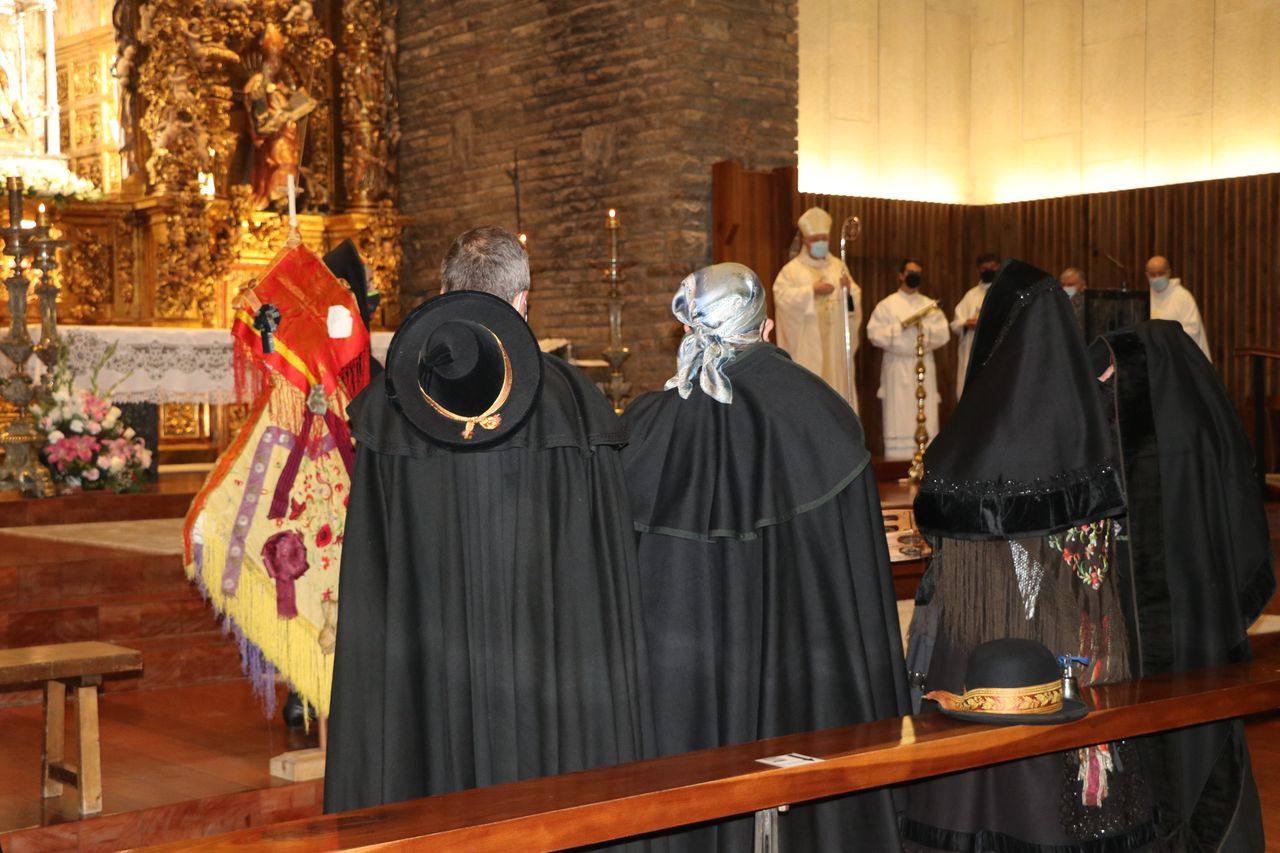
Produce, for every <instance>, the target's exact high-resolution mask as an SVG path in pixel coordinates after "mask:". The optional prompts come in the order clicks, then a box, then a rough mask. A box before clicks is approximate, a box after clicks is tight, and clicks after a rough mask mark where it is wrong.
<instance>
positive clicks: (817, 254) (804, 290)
mask: <svg viewBox="0 0 1280 853" xmlns="http://www.w3.org/2000/svg"><path fill="white" fill-rule="evenodd" d="M799 225H800V234H801V236H802V237H803V238H804V246H803V247H802V248H801V250H800V254H798V255H796V256H795V257H794V258H792V259H791V260H790V261H788V262H787V265H786V266H784V267H783V268H782V271H781V272H779V273H778V277H777V279H775V280H774V282H773V304H774V312H775V314H776V315H777V327H778V346H780V347H781V348H782V349H784V350H786V351H787V352H788V353H790V355H791V358H792V359H793V360H794V361H795V362H796V363H797V364H799V365H801V366H802V367H806V368H808V369H809V370H811V371H813V372H814V373H816V374H818V375H819V376H821V377H822V378H823V379H825V380H826V382H827V384H828V385H830V386H831V387H832V388H834V389H835V390H836V392H837V393H838V394H839V395H840V396H841V397H844V398H845V399H846V400H847V401H848V402H849V405H851V406H853V408H854V411H857V409H858V398H857V393H856V392H855V391H853V389H855V388H856V386H855V384H854V381H853V377H851V376H849V375H848V372H847V371H848V367H847V365H852V364H853V356H854V354H856V353H857V351H858V334H859V331H858V330H859V328H860V327H861V325H862V289H861V288H860V287H858V285H857V284H855V283H854V281H853V277H852V276H851V275H849V270H848V268H847V267H845V265H844V262H843V261H841V260H840V259H839V258H838V257H834V256H833V255H832V254H831V243H830V236H831V215H830V214H829V213H827V212H826V211H825V210H823V209H822V208H820V207H811V208H809V209H808V210H806V211H805V212H804V215H803V216H801V217H800V221H799ZM845 287H848V289H849V297H848V298H846V297H845V295H844V288H845ZM846 313H847V315H848V321H849V327H848V328H849V337H848V347H849V351H848V353H846V352H845V316H846Z"/></svg>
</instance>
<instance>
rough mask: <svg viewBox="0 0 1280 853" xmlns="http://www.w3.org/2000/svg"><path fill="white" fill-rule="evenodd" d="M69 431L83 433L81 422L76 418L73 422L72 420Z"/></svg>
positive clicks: (82, 423)
mask: <svg viewBox="0 0 1280 853" xmlns="http://www.w3.org/2000/svg"><path fill="white" fill-rule="evenodd" d="M71 431H72V432H74V433H82V432H84V422H83V421H81V420H80V419H79V418H76V419H75V420H73V421H72V422H71Z"/></svg>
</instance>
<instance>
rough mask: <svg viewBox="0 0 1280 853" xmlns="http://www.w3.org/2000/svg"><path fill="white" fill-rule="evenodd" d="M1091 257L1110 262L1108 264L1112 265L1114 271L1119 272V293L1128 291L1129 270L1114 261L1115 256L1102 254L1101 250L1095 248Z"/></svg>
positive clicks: (1107, 253) (1106, 253) (1108, 253)
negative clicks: (1101, 258)
mask: <svg viewBox="0 0 1280 853" xmlns="http://www.w3.org/2000/svg"><path fill="white" fill-rule="evenodd" d="M1093 256H1094V257H1095V258H1097V257H1103V258H1106V259H1107V260H1108V261H1110V262H1111V264H1112V265H1113V266H1114V267H1115V268H1116V269H1118V270H1120V290H1121V291H1128V289H1129V270H1128V268H1127V267H1126V266H1125V265H1124V264H1122V263H1120V261H1118V260H1116V256H1115V255H1113V254H1111V253H1110V252H1104V251H1102V250H1101V249H1099V248H1096V247H1095V248H1094V250H1093Z"/></svg>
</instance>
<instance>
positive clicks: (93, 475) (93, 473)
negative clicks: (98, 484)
mask: <svg viewBox="0 0 1280 853" xmlns="http://www.w3.org/2000/svg"><path fill="white" fill-rule="evenodd" d="M101 476H102V474H101V473H99V471H98V469H97V468H89V469H88V470H86V471H85V472H84V478H85V479H86V480H88V481H89V482H90V483H92V482H95V481H96V480H97V479H98V478H99V477H101Z"/></svg>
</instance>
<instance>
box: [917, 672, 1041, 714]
mask: <svg viewBox="0 0 1280 853" xmlns="http://www.w3.org/2000/svg"><path fill="white" fill-rule="evenodd" d="M924 698H926V699H932V700H933V701H934V702H937V703H938V704H939V705H941V706H942V707H944V708H946V709H947V710H948V711H965V712H968V713H970V714H1056V713H1057V712H1059V711H1061V710H1062V679H1055V680H1053V681H1046V682H1045V683H1044V684H1032V685H1030V686H1029V687H979V688H976V689H974V690H966V691H965V692H964V694H963V695H961V696H957V695H956V694H954V693H949V692H947V691H946V690H935V691H933V692H932V693H926V694H925V697H924Z"/></svg>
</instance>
